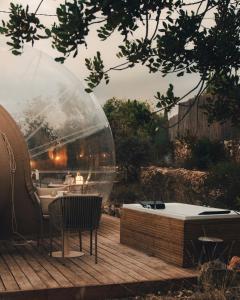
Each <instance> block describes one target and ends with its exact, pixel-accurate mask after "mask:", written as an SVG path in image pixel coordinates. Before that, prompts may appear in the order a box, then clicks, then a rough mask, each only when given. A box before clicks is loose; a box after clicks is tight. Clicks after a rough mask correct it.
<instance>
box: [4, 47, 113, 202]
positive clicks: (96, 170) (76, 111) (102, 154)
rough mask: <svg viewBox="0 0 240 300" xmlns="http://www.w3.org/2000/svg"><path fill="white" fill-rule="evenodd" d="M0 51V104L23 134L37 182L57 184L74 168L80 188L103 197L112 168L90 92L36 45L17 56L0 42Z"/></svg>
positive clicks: (105, 128)
mask: <svg viewBox="0 0 240 300" xmlns="http://www.w3.org/2000/svg"><path fill="white" fill-rule="evenodd" d="M0 54H1V59H0V67H1V75H0V76H1V80H0V105H2V106H3V107H4V108H5V109H6V110H7V111H8V112H9V113H10V114H11V116H12V117H13V118H14V120H15V121H16V123H17V124H18V126H19V128H20V130H21V132H22V134H23V135H24V137H25V140H26V142H27V145H28V149H29V154H30V159H31V160H30V164H31V168H32V170H33V174H35V179H37V183H38V184H39V185H40V186H42V187H47V186H57V185H61V184H63V183H64V182H66V177H67V176H70V177H72V178H73V179H74V178H76V175H77V173H78V172H80V175H81V176H82V177H81V178H82V179H83V182H84V183H86V186H87V190H86V192H87V193H101V194H102V195H103V197H104V200H106V199H107V198H108V196H109V193H110V191H111V188H112V183H113V179H114V174H115V152H114V143H113V138H112V133H111V129H110V127H109V124H108V121H107V118H106V116H105V114H104V112H103V109H102V108H101V106H100V104H99V103H98V101H97V100H96V98H95V97H94V96H93V95H89V94H87V93H86V92H85V91H84V87H83V85H82V84H81V82H80V81H79V80H78V79H77V78H76V77H75V76H74V75H73V74H72V73H71V72H69V71H68V70H67V69H66V68H65V67H64V66H63V65H60V64H58V63H56V62H55V61H54V60H53V59H52V58H50V57H49V56H47V55H46V54H44V53H43V52H41V51H38V50H36V49H33V48H30V47H26V48H25V49H24V53H23V54H22V55H21V56H14V55H12V54H11V52H10V51H9V49H8V48H7V47H5V46H3V45H2V44H1V47H0ZM36 170H37V171H36ZM34 172H35V173H34ZM37 173H38V174H39V180H38V175H37V177H36V174H37ZM66 175H67V176H66Z"/></svg>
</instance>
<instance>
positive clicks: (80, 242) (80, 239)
mask: <svg viewBox="0 0 240 300" xmlns="http://www.w3.org/2000/svg"><path fill="white" fill-rule="evenodd" d="M78 234H79V245H80V251H81V252H82V232H81V230H79V232H78Z"/></svg>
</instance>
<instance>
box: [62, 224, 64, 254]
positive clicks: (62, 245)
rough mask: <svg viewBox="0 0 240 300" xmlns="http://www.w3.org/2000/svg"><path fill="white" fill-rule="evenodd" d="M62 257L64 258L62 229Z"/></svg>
mask: <svg viewBox="0 0 240 300" xmlns="http://www.w3.org/2000/svg"><path fill="white" fill-rule="evenodd" d="M62 257H63V258H64V229H63V230H62Z"/></svg>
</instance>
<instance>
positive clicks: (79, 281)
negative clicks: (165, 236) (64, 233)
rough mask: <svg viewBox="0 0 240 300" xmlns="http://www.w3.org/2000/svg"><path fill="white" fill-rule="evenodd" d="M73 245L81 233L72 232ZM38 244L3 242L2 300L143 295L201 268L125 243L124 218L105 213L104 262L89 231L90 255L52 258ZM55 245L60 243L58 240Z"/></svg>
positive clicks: (86, 244)
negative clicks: (122, 239)
mask: <svg viewBox="0 0 240 300" xmlns="http://www.w3.org/2000/svg"><path fill="white" fill-rule="evenodd" d="M71 243H72V246H73V248H75V249H78V238H77V236H75V235H72V236H71ZM44 244H45V245H44V249H41V250H40V249H38V248H37V247H36V245H34V243H29V244H27V245H14V244H12V243H10V242H1V243H0V253H1V255H0V299H24V300H27V299H29V300H30V299H31V300H35V299H37V300H38V299H48V300H49V299H58V300H61V299H106V298H107V299H109V298H113V297H124V296H127V295H141V294H143V293H148V292H156V291H157V290H161V289H171V288H174V287H176V286H180V287H181V286H182V285H185V284H189V283H190V284H191V283H193V282H195V280H196V273H195V272H194V271H192V270H189V269H181V268H178V267H175V266H173V265H169V264H167V263H165V262H163V261H162V260H160V259H158V258H154V257H150V256H148V255H145V254H144V253H141V252H138V251H136V250H133V249H131V248H129V247H127V246H124V245H121V244H120V243H119V219H117V218H113V217H110V216H107V215H103V217H102V220H101V226H100V230H99V240H98V250H99V255H98V257H99V261H98V264H97V265H96V264H95V263H94V257H93V256H90V255H89V254H88V253H89V252H88V251H89V235H88V234H86V235H84V237H83V248H84V252H86V254H85V255H84V256H82V257H79V258H72V259H69V258H68V259H67V258H65V259H63V258H50V257H49V256H48V253H47V246H48V241H44ZM55 247H56V248H57V247H59V242H58V241H56V244H55Z"/></svg>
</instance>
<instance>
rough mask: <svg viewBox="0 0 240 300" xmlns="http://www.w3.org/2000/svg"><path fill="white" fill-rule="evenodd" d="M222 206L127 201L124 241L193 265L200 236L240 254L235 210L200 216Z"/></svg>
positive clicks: (180, 263)
mask: <svg viewBox="0 0 240 300" xmlns="http://www.w3.org/2000/svg"><path fill="white" fill-rule="evenodd" d="M216 210H217V211H219V210H220V209H218V208H208V207H203V206H196V205H189V204H183V203H166V208H165V209H160V210H154V209H148V208H143V207H142V206H141V205H140V204H125V205H124V206H123V208H122V215H121V227H120V242H121V243H123V244H126V245H128V246H130V247H133V248H135V249H138V250H141V251H144V252H145V253H148V254H149V255H153V256H156V257H159V258H161V259H163V260H165V261H166V262H169V263H173V264H175V265H178V266H182V267H189V266H192V264H193V263H196V262H197V260H198V258H199V253H200V250H201V245H200V243H199V241H198V237H199V236H210V237H217V238H221V239H223V240H224V248H225V247H228V248H225V249H226V253H229V251H230V249H231V255H239V256H240V216H239V215H238V214H237V213H236V212H234V211H231V212H230V213H229V214H222V215H220V214H219V215H215V214H210V215H199V213H201V212H203V211H216Z"/></svg>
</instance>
